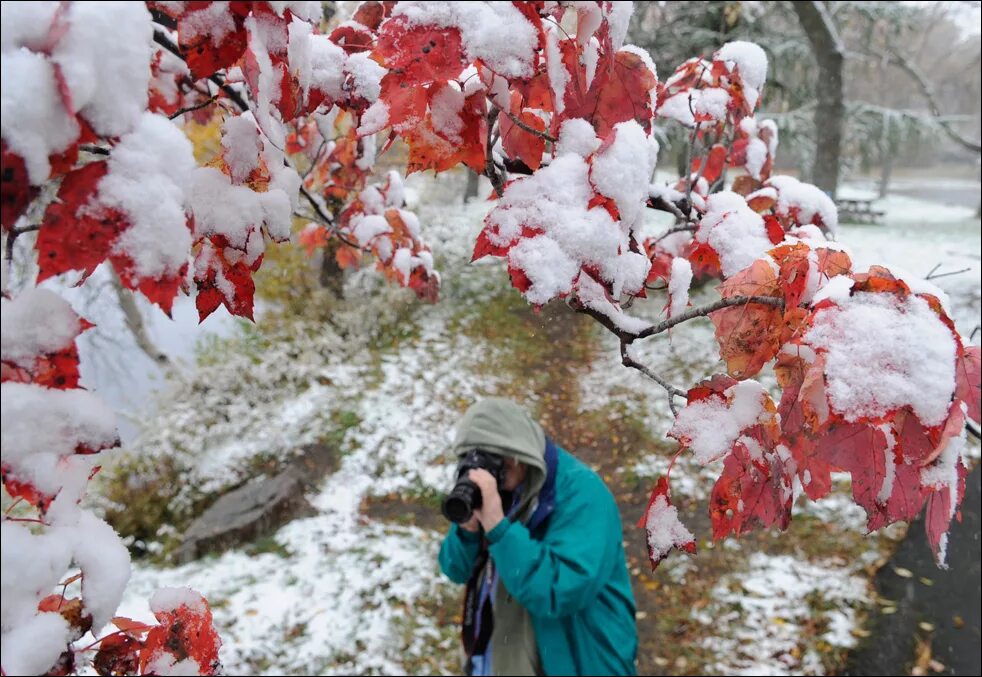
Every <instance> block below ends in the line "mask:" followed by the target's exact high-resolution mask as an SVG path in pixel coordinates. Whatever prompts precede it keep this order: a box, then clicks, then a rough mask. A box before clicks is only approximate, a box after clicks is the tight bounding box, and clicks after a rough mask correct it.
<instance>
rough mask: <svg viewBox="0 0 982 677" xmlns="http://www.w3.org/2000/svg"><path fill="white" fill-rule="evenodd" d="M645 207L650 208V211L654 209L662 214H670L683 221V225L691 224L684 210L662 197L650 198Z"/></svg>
mask: <svg viewBox="0 0 982 677" xmlns="http://www.w3.org/2000/svg"><path fill="white" fill-rule="evenodd" d="M645 206H646V207H648V209H654V210H657V211H660V212H668V213H669V214H671V215H672V216H674V217H675V218H676V219H677V220H679V221H682V222H683V223H691V221H689V219H688V218H687V217H686V215H685V214H684V213H683V212H682V209H681V208H680V207H679V206H678V205H677V204H675V203H674V202H672V201H671V200H666V199H665V198H664V197H662V196H658V197H652V198H648V201H647V202H646V203H645Z"/></svg>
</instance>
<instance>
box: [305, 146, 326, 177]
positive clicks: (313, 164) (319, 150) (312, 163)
mask: <svg viewBox="0 0 982 677" xmlns="http://www.w3.org/2000/svg"><path fill="white" fill-rule="evenodd" d="M326 147H327V139H325V138H324V137H323V136H321V143H320V145H319V146H318V147H317V152H316V153H314V159H313V160H311V161H310V166H309V167H308V168H307V171H305V172H304V173H303V174H302V175H301V176H300V180H301V181H306V180H307V177H308V176H310V173H311V172H312V171H314V167H316V166H317V163H318V162H320V161H321V153H322V152H324V149H325V148H326Z"/></svg>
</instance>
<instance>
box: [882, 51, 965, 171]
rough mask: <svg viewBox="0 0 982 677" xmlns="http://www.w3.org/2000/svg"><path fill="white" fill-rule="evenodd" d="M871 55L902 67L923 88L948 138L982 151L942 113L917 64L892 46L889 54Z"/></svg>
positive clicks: (934, 115) (922, 93) (936, 119)
mask: <svg viewBox="0 0 982 677" xmlns="http://www.w3.org/2000/svg"><path fill="white" fill-rule="evenodd" d="M871 56H873V57H878V58H879V59H881V60H882V61H885V62H886V63H888V64H891V65H893V66H896V67H898V68H900V70H902V71H903V72H905V73H906V74H907V75H908V76H909V77H910V78H911V79H912V80H913V81H914V82H915V83H916V84H917V87H918V88H919V89H920V90H921V96H923V97H924V100H925V101H926V102H927V105H928V108H929V109H930V111H931V115H932V116H933V117H934V119H935V121H936V122H937V123H938V124H939V125H940V126H941V128H942V129H943V130H944V131H945V133H946V134H947V135H948V138H950V139H951V140H952V141H954V142H955V143H957V144H958V145H959V146H961V147H963V148H966V149H968V150H970V151H972V152H973V153H982V145H980V144H978V143H975V142H973V141H970V140H969V139H967V138H965V137H964V136H962V135H961V134H959V133H958V132H957V131H955V129H954V128H952V127H951V123H949V122H948V121H947V120H945V119H944V115H943V114H942V112H941V109H940V108H939V107H938V99H937V95H936V94H935V93H934V89H933V88H932V87H931V83H930V81H929V80H928V79H927V78H926V77H924V74H923V73H921V71H920V69H918V68H917V66H915V65H914V64H913V63H911V62H910V61H908V60H907V59H906V58H904V56H903V55H901V54H900V53H899V52H898V51H897V50H896V49H894V48H892V47H891V48H890V53H889V54H877V53H873V54H872V55H871Z"/></svg>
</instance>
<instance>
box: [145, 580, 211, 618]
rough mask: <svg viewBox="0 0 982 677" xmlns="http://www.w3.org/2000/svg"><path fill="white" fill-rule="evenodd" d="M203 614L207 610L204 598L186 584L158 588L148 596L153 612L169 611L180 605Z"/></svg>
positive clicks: (162, 612) (176, 608) (175, 609)
mask: <svg viewBox="0 0 982 677" xmlns="http://www.w3.org/2000/svg"><path fill="white" fill-rule="evenodd" d="M182 606H183V607H187V608H188V609H189V610H191V611H193V612H195V613H199V614H203V613H205V611H206V610H207V607H206V606H205V600H204V598H203V597H202V596H201V595H200V594H199V593H197V592H195V591H194V590H192V589H191V588H188V587H186V586H184V587H176V588H160V589H159V590H157V592H155V593H154V594H153V597H151V598H150V610H151V611H153V613H154V614H164V613H170V612H172V611H177V610H178V609H179V608H181V607H182Z"/></svg>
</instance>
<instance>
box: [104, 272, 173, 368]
mask: <svg viewBox="0 0 982 677" xmlns="http://www.w3.org/2000/svg"><path fill="white" fill-rule="evenodd" d="M109 271H110V272H109V282H110V284H111V285H112V288H113V291H114V292H116V298H117V299H118V300H119V308H120V310H122V311H123V319H124V320H125V321H126V328H127V329H129V330H130V333H131V334H132V335H133V338H134V340H136V346H137V347H138V348H139V349H140V350H142V351H143V354H144V355H146V356H147V357H149V358H150V359H151V360H153V361H154V362H156V363H157V364H158V365H160V366H161V367H169V366H171V359H170V357H169V356H168V355H167V353H165V352H164V351H163V350H161V349H160V348H158V347H157V346H156V345H155V344H154V342H153V340H152V339H151V338H150V335H149V334H148V333H147V328H146V325H145V323H144V321H143V315H142V314H141V313H140V308H139V307H138V306H137V305H136V299H134V298H133V293H132V292H131V291H130V290H129V289H126V288H125V287H124V286H123V283H122V282H121V281H120V279H119V275H118V274H117V273H116V269H115V268H112V267H110V268H109Z"/></svg>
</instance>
